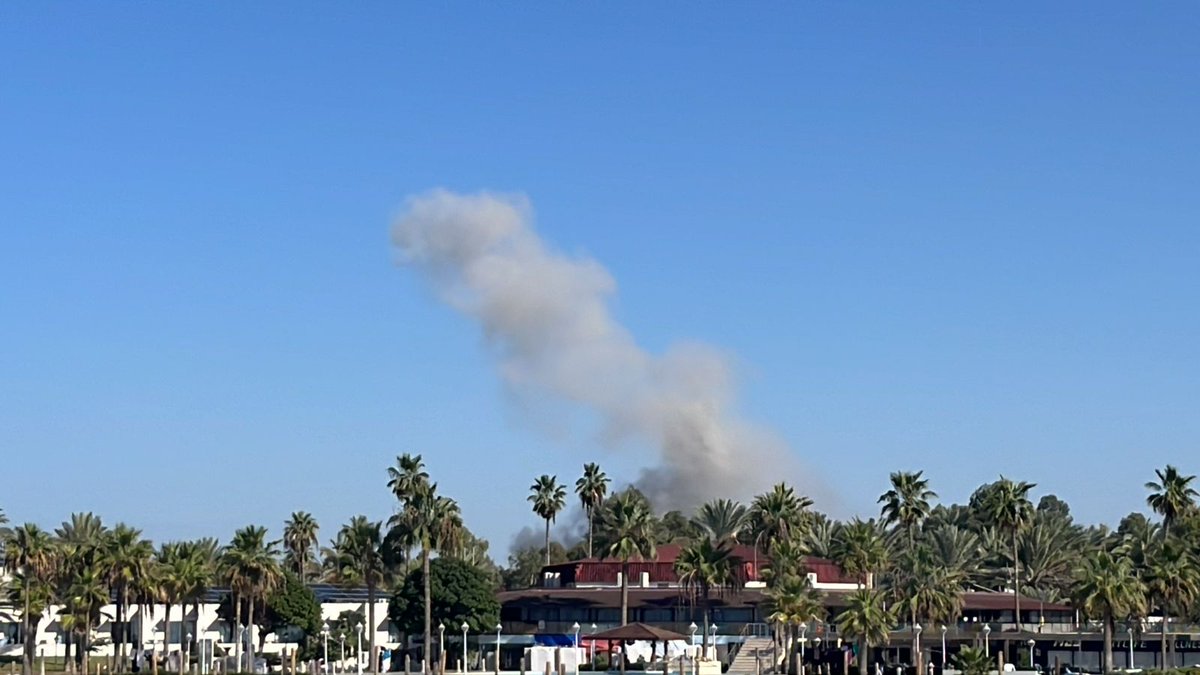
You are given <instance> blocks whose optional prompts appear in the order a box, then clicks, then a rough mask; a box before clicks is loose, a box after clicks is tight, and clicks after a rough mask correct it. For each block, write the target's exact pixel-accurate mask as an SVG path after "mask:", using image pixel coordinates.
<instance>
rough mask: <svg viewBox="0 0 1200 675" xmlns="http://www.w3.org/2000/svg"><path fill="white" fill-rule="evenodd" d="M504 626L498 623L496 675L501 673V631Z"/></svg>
mask: <svg viewBox="0 0 1200 675" xmlns="http://www.w3.org/2000/svg"><path fill="white" fill-rule="evenodd" d="M503 629H504V626H502V625H500V624H496V675H500V631H501V630H503Z"/></svg>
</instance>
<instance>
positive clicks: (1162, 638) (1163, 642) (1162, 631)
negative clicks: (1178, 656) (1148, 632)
mask: <svg viewBox="0 0 1200 675" xmlns="http://www.w3.org/2000/svg"><path fill="white" fill-rule="evenodd" d="M1162 610H1163V611H1162V623H1161V624H1159V627H1158V633H1159V645H1158V648H1159V652H1160V659H1159V662H1158V668H1159V670H1166V669H1167V603H1166V602H1163V604H1162ZM1129 667H1130V668H1132V667H1133V665H1132V664H1130V666H1129Z"/></svg>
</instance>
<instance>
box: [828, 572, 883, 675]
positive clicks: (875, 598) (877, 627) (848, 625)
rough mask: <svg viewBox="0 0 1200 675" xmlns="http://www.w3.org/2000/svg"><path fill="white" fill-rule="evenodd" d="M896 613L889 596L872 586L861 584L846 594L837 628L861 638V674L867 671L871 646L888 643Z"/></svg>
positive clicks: (847, 635) (845, 633)
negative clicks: (866, 586) (888, 601)
mask: <svg viewBox="0 0 1200 675" xmlns="http://www.w3.org/2000/svg"><path fill="white" fill-rule="evenodd" d="M895 623H896V617H895V616H894V615H893V614H892V610H891V609H889V608H888V606H887V598H885V597H884V595H883V593H881V592H879V591H877V590H875V589H873V588H860V589H858V590H856V591H854V592H852V593H851V594H850V595H848V596H847V597H846V609H845V610H843V611H842V613H841V614H838V616H837V625H838V632H839V633H841V634H842V635H845V636H846V637H847V638H848V639H850V640H857V641H858V674H859V675H867V661H868V659H869V657H870V651H871V648H872V647H875V646H876V645H881V644H885V643H887V640H888V633H889V632H890V631H891V630H892V627H893V626H894V625H895Z"/></svg>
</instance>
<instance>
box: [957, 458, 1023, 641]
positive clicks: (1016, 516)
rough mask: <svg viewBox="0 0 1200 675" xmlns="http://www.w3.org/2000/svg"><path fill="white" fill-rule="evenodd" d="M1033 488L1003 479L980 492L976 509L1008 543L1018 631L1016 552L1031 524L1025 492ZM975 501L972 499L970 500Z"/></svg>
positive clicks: (1019, 574)
mask: <svg viewBox="0 0 1200 675" xmlns="http://www.w3.org/2000/svg"><path fill="white" fill-rule="evenodd" d="M1034 487H1036V485H1035V484H1033V483H1026V482H1025V481H1012V480H1009V479H1007V478H1005V477H1004V476H1000V480H998V481H996V482H995V483H992V484H991V485H990V486H988V487H987V488H985V489H982V490H981V492H982V494H981V492H976V495H980V499H979V502H980V503H978V504H977V505H976V506H977V507H978V508H979V510H980V512H981V513H982V514H983V515H984V517H985V518H986V519H987V520H988V522H989V523H991V525H993V526H994V527H995V528H996V529H997V530H998V531H1000V532H1004V533H1007V534H1008V535H1009V538H1010V541H1011V543H1012V571H1013V574H1012V582H1013V620H1014V621H1015V622H1016V625H1017V630H1018V631H1019V630H1021V560H1020V556H1019V555H1018V552H1017V539H1018V536H1019V535H1020V534H1021V531H1022V530H1024V529H1025V528H1026V527H1027V526H1028V525H1029V523H1030V522H1031V521H1032V520H1033V503H1032V502H1031V501H1029V491H1030V490H1032V489H1033V488H1034ZM972 500H975V497H974V496H973V497H972Z"/></svg>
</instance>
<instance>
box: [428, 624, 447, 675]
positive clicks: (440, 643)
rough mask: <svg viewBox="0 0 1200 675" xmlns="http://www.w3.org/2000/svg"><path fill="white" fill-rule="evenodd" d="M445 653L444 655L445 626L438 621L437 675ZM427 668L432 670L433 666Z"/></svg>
mask: <svg viewBox="0 0 1200 675" xmlns="http://www.w3.org/2000/svg"><path fill="white" fill-rule="evenodd" d="M445 653H446V624H445V623H443V622H441V621H439V622H438V667H437V671H438V673H441V672H442V670H443V668H442V657H443V655H444V654H445ZM429 667H430V669H432V668H433V664H430V666H429Z"/></svg>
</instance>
